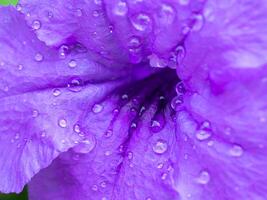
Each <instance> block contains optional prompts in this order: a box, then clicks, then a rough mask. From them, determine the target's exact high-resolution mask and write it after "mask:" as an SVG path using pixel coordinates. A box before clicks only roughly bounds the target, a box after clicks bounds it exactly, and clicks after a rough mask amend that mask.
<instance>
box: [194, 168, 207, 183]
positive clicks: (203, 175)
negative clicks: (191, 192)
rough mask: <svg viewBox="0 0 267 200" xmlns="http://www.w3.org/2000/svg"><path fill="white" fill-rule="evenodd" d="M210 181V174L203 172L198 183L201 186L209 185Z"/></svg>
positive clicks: (198, 178)
mask: <svg viewBox="0 0 267 200" xmlns="http://www.w3.org/2000/svg"><path fill="white" fill-rule="evenodd" d="M209 181H210V174H209V172H207V171H205V170H203V171H201V172H200V174H199V176H198V177H197V182H198V183H199V184H203V185H205V184H207V183H208V182H209Z"/></svg>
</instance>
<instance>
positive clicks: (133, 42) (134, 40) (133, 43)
mask: <svg viewBox="0 0 267 200" xmlns="http://www.w3.org/2000/svg"><path fill="white" fill-rule="evenodd" d="M140 45H141V41H140V39H139V37H137V36H132V37H131V38H129V41H128V47H129V49H136V48H138V47H140Z"/></svg>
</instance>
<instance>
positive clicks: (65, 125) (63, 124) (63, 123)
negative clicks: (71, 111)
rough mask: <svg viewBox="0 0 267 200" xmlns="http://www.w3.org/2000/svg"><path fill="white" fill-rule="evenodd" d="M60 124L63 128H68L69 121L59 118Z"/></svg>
mask: <svg viewBox="0 0 267 200" xmlns="http://www.w3.org/2000/svg"><path fill="white" fill-rule="evenodd" d="M58 125H59V126H60V127H61V128H66V127H67V121H66V120H65V119H59V120H58Z"/></svg>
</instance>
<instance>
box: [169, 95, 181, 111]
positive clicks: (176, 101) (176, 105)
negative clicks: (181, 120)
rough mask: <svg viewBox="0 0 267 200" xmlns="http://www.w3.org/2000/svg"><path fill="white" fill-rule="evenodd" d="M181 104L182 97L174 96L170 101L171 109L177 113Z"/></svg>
mask: <svg viewBox="0 0 267 200" xmlns="http://www.w3.org/2000/svg"><path fill="white" fill-rule="evenodd" d="M182 104H183V96H181V95H178V96H175V97H174V98H173V99H172V101H171V107H172V109H173V110H175V111H179V108H180V106H181V105H182Z"/></svg>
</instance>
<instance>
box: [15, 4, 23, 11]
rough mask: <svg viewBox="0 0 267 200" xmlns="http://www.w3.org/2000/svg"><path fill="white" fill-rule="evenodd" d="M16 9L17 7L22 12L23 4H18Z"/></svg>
mask: <svg viewBox="0 0 267 200" xmlns="http://www.w3.org/2000/svg"><path fill="white" fill-rule="evenodd" d="M16 9H17V11H19V12H20V11H21V10H22V6H21V4H17V5H16Z"/></svg>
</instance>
